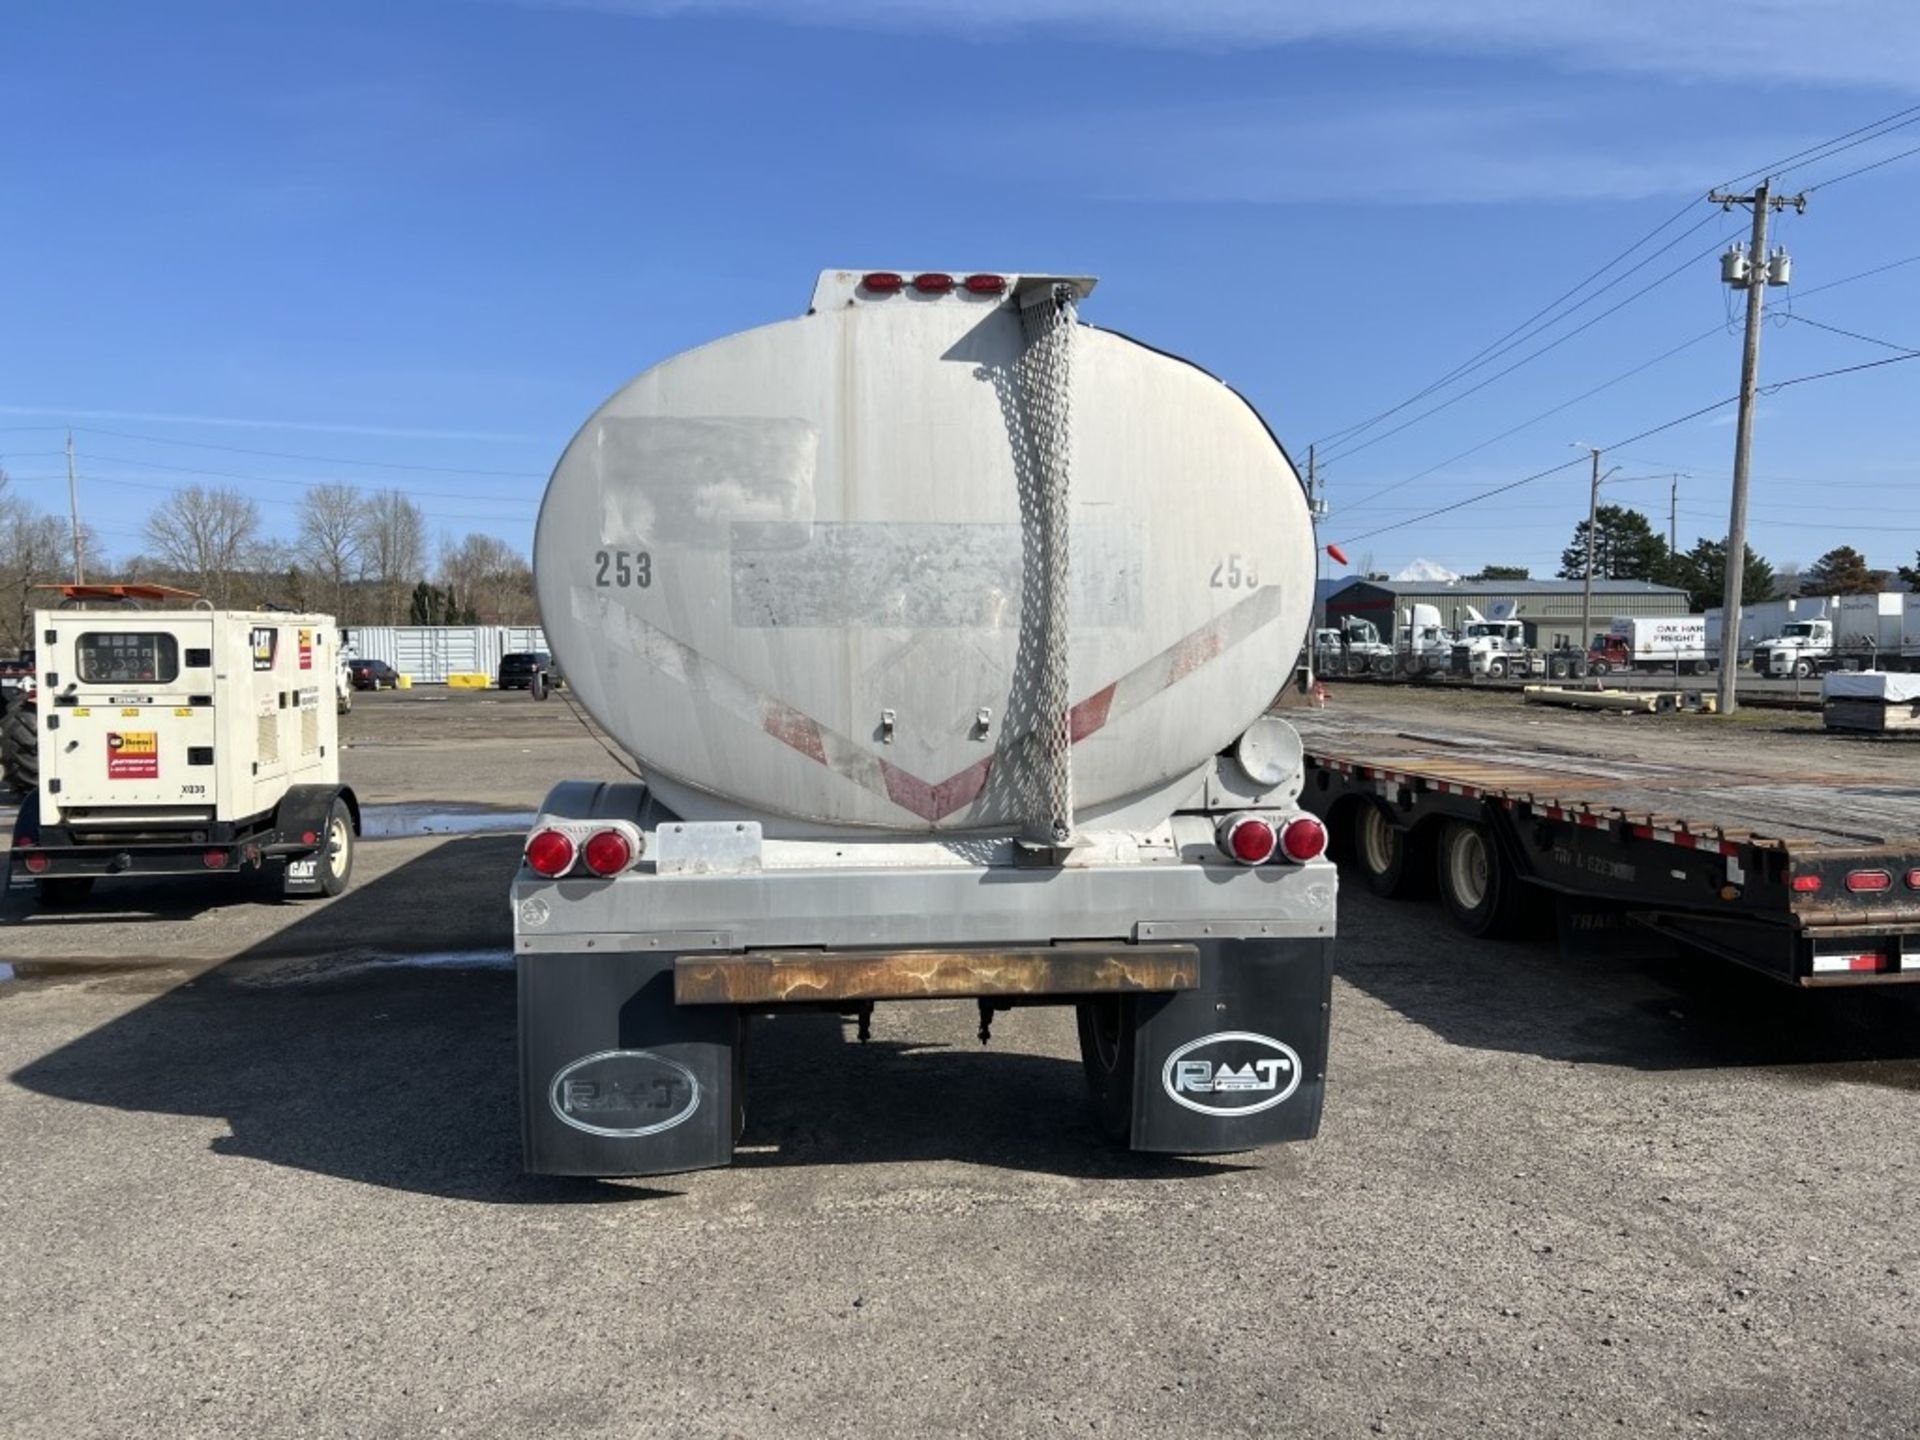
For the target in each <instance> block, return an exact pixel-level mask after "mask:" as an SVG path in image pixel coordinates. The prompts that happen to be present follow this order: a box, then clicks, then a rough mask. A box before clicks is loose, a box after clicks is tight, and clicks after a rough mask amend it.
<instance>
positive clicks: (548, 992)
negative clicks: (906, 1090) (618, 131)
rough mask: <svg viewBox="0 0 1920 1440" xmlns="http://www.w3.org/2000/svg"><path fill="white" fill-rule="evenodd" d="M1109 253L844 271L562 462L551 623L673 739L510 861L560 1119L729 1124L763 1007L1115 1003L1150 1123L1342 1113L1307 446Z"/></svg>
mask: <svg viewBox="0 0 1920 1440" xmlns="http://www.w3.org/2000/svg"><path fill="white" fill-rule="evenodd" d="M1092 289H1093V282H1092V281H1091V280H1089V279H1085V278H1077V277H1062V276H1044V275H1024V276H1023V275H998V274H984V273H974V274H969V273H965V272H960V273H944V272H920V273H915V272H910V271H908V272H888V271H879V272H860V271H828V272H826V273H824V274H822V275H821V277H820V280H819V283H818V285H817V286H816V288H815V290H814V295H813V303H812V305H811V306H810V307H809V308H808V310H807V313H806V314H805V315H804V316H802V317H800V318H798V319H793V320H787V321H784V322H781V323H778V324H773V325H768V326H764V327H762V328H759V329H754V330H749V331H746V332H744V333H741V334H738V335H733V336H729V337H727V338H725V339H722V340H718V341H715V342H714V343H712V344H710V345H706V346H703V347H701V348H700V349H697V350H693V351H689V352H688V353H686V354H683V355H680V356H677V357H675V358H673V359H671V360H668V361H666V362H665V363H663V364H661V365H658V366H656V367H655V368H654V369H652V370H649V371H647V372H646V373H645V374H643V375H641V376H640V377H639V378H638V379H636V380H634V381H633V382H632V383H631V384H629V385H627V386H626V387H625V388H624V389H622V390H620V391H619V392H618V393H617V394H616V395H614V397H613V398H612V399H611V400H609V401H607V402H606V404H604V405H602V406H601V407H600V409H599V410H598V411H597V412H596V413H595V414H594V415H593V417H592V418H591V419H590V420H589V421H588V422H587V424H586V426H585V427H584V428H583V429H582V430H581V431H580V433H579V434H578V435H577V436H576V437H575V438H574V440H573V442H572V444H571V445H569V446H568V448H567V450H566V453H565V454H564V455H563V456H562V457H561V459H560V463H559V465H558V466H557V467H556V468H555V470H554V473H553V478H552V480H551V481H550V482H549V484H548V487H547V492H546V497H545V500H544V502H543V503H542V506H541V510H540V520H539V528H538V532H537V536H536V539H535V546H534V571H535V577H536V588H537V591H538V595H539V601H540V609H541V615H542V619H543V621H544V623H545V626H546V634H547V636H548V639H549V642H550V644H551V647H552V650H553V653H554V656H555V658H556V660H557V662H558V664H559V666H560V668H561V669H562V670H563V671H564V673H565V674H566V676H567V680H568V683H569V685H570V686H571V687H572V688H573V691H574V693H575V695H576V696H577V697H578V699H579V700H580V702H581V703H582V704H583V705H585V707H586V708H587V709H588V710H589V711H590V712H591V713H592V715H593V716H594V718H595V719H597V720H598V721H599V722H600V724H601V725H602V726H603V727H604V728H605V729H606V730H607V732H608V733H609V734H610V735H612V736H613V737H614V738H615V739H616V740H618V741H619V742H620V743H621V744H622V745H623V746H624V747H625V748H626V749H627V750H628V751H629V752H630V753H631V754H632V755H633V757H634V758H635V760H636V762H637V764H638V768H639V771H640V773H641V774H642V775H643V776H644V780H642V781H640V782H638V783H627V784H593V783H587V782H572V783H564V784H561V785H559V786H557V787H556V788H555V789H554V790H553V792H552V794H551V795H550V796H549V797H548V799H547V801H546V803H545V806H544V810H543V813H542V815H541V817H540V819H539V820H538V821H537V822H536V824H535V825H534V827H533V829H532V831H531V832H530V834H529V836H528V839H527V844H526V849H525V854H524V857H523V863H522V866H521V869H520V871H519V874H518V875H517V877H516V879H515V881H514V886H513V909H514V926H515V947H516V952H517V958H518V973H519V1005H520V1036H521V1039H520V1063H521V1077H520V1078H521V1101H522V1104H521V1111H522V1129H523V1138H524V1141H525V1147H526V1163H527V1167H528V1168H529V1169H530V1170H533V1171H537V1172H542V1173H550V1174H576V1175H640V1174H659V1173H663V1172H669V1171H676V1170H686V1169H692V1168H697V1167H701V1166H711V1165H723V1164H726V1163H727V1162H728V1161H729V1160H730V1158H731V1156H732V1151H733V1144H734V1141H735V1138H736V1136H737V1134H738V1131H739V1127H740V1125H741V1124H742V1121H743V1116H744V1113H745V1112H744V1093H743V1081H744V1075H745V1065H744V1059H743V1055H744V1038H745V1025H746V1020H747V1017H748V1016H750V1015H762V1014H765V1013H767V1012H769V1011H776V1010H779V1009H781V1008H783V1007H813V1008H825V1009H828V1010H832V1011H836V1012H838V1013H841V1014H843V1015H847V1016H850V1017H852V1018H853V1019H854V1020H855V1021H856V1022H857V1024H858V1027H859V1032H860V1035H861V1038H865V1035H866V1032H867V1022H868V1017H869V1015H870V1014H871V1011H872V1007H873V1004H874V1003H875V1002H876V1001H883V1000H905V999H934V998H949V999H950V998H955V997H961V998H972V999H976V1000H978V1002H979V1005H980V1015H981V1038H982V1039H983V1040H984V1039H985V1038H987V1033H988V1029H989V1026H990V1024H991V1022H992V1018H993V1016H994V1014H995V1013H996V1012H998V1011H1002V1010H1007V1009H1010V1008H1013V1007H1015V1006H1026V1005H1035V1004H1057V1005H1068V1004H1071V1005H1074V1006H1076V1007H1077V1008H1078V1019H1079V1030H1080V1040H1081V1048H1082V1053H1083V1058H1084V1061H1085V1068H1086V1072H1087V1078H1088V1081H1089V1084H1090V1087H1091V1090H1092V1095H1093V1102H1094V1109H1095V1113H1096V1115H1097V1116H1098V1118H1099V1120H1100V1122H1101V1125H1102V1127H1103V1128H1104V1129H1105V1130H1106V1131H1107V1133H1108V1134H1109V1135H1111V1136H1112V1137H1113V1138H1115V1139H1116V1140H1121V1141H1124V1142H1126V1143H1128V1144H1130V1145H1132V1146H1133V1147H1134V1148H1135V1149H1140V1150H1149V1151H1163V1152H1175V1153H1189V1154H1193V1153H1213V1152H1224V1151H1233V1150H1244V1149H1248V1148H1251V1147H1254V1146H1258V1145H1262V1144H1266V1143H1269V1142H1273V1141H1280V1140H1291V1139H1303V1138H1307V1137H1310V1136H1311V1135H1313V1134H1314V1133H1315V1131H1316V1130H1317V1129H1318V1125H1319V1116H1320V1108H1321V1099H1322V1089H1323V1078H1324V1069H1325V1056H1326V1037H1327V1019H1328V1013H1327V1006H1328V996H1329V956H1330V950H1331V940H1332V935H1333V931H1334V900H1335V889H1336V885H1335V877H1334V870H1333V867H1332V865H1331V864H1330V863H1329V862H1328V861H1327V860H1326V859H1325V858H1324V851H1325V848H1326V832H1325V830H1324V829H1323V828H1322V826H1321V824H1320V822H1319V821H1318V820H1317V819H1315V818H1314V817H1313V816H1311V815H1309V814H1307V813H1306V812H1305V811H1304V810H1303V809H1302V808H1301V806H1300V804H1299V800H1300V789H1301V785H1302V765H1301V751H1300V744H1299V741H1298V739H1297V737H1296V736H1295V735H1294V733H1293V731H1292V729H1291V728H1290V727H1289V726H1287V725H1286V724H1284V723H1283V722H1281V721H1278V720H1275V719H1273V718H1271V717H1269V716H1268V715H1267V714H1266V711H1267V708H1268V706H1269V704H1270V702H1271V701H1272V699H1273V697H1274V696H1275V694H1276V693H1277V692H1278V691H1279V690H1280V688H1281V687H1282V685H1283V684H1285V683H1286V680H1287V677H1288V675H1289V672H1290V670H1291V667H1292V665H1293V661H1294V657H1295V656H1296V655H1297V654H1298V653H1299V650H1300V646H1301V642H1302V639H1303V637H1304V636H1305V634H1306V629H1307V623H1308V616H1309V610H1310V607H1311V602H1312V586H1313V574H1314V563H1313V561H1314V537H1313V531H1312V522H1311V521H1310V519H1309V517H1308V512H1307V504H1306V497H1305V495H1304V493H1303V491H1302V488H1301V486H1300V483H1299V480H1298V477H1297V476H1296V475H1295V473H1294V470H1293V466H1292V464H1291V462H1290V461H1289V460H1288V458H1287V456H1286V454H1285V453H1284V452H1283V451H1282V449H1281V447H1280V445H1279V444H1278V442H1277V441H1275V439H1274V438H1273V436H1272V434H1271V433H1270V432H1269V431H1268V430H1267V428H1266V426H1265V424H1264V423H1263V422H1262V421H1261V419H1260V417H1259V416H1258V415H1257V414H1256V413H1255V412H1254V410H1253V409H1252V408H1251V407H1250V406H1249V405H1248V404H1247V403H1246V402H1245V401H1244V400H1243V399H1242V398H1241V397H1240V396H1239V395H1237V394H1235V393H1234V391H1232V390H1231V389H1229V388H1228V387H1227V386H1225V385H1223V384H1222V383H1221V382H1220V381H1218V380H1216V379H1214V378H1213V377H1212V376H1210V375H1208V374H1206V373H1205V372H1204V371H1202V370H1200V369H1198V368H1196V367H1195V366H1193V365H1191V364H1189V363H1187V362H1186V361H1183V360H1179V359H1177V358H1174V357H1172V356H1169V355H1165V354H1162V353H1160V352H1158V351H1155V350H1152V349H1150V348H1148V347H1146V346H1144V345H1141V344H1138V343H1136V342H1134V341H1131V340H1128V339H1126V338H1124V337H1122V336H1119V335H1116V334H1112V333H1110V332H1106V331H1102V330H1098V329H1095V328H1092V327H1089V326H1085V325H1082V324H1080V323H1079V322H1078V320H1077V318H1076V307H1077V305H1078V303H1079V302H1080V301H1081V300H1083V299H1084V298H1085V297H1086V296H1087V294H1088V293H1089V292H1090V291H1091V290H1092Z"/></svg>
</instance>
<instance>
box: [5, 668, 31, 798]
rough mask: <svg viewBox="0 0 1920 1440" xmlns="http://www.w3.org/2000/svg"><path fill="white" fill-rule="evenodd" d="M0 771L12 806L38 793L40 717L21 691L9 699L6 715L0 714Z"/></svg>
mask: <svg viewBox="0 0 1920 1440" xmlns="http://www.w3.org/2000/svg"><path fill="white" fill-rule="evenodd" d="M0 770H5V771H6V783H7V791H8V793H9V794H11V795H12V797H13V800H14V803H15V804H19V803H21V802H23V801H24V800H25V799H26V798H27V797H28V796H29V795H33V794H36V793H38V791H39V789H40V713H39V710H38V708H37V707H36V706H35V705H34V704H33V702H32V701H30V700H29V699H28V698H27V692H26V691H24V690H16V691H14V692H13V693H12V694H11V695H9V696H8V697H7V708H6V711H5V713H4V714H0Z"/></svg>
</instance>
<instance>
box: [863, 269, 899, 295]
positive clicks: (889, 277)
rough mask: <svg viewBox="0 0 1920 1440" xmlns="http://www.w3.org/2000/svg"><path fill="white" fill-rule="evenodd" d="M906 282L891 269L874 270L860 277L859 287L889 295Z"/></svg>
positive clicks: (877, 293) (878, 293)
mask: <svg viewBox="0 0 1920 1440" xmlns="http://www.w3.org/2000/svg"><path fill="white" fill-rule="evenodd" d="M906 283H907V282H906V281H905V280H903V279H901V278H900V277H899V276H898V275H896V274H894V273H893V271H891V270H876V271H874V272H873V273H872V274H871V275H863V276H862V277H861V278H860V287H861V289H863V290H871V291H872V292H873V293H874V294H876V295H891V294H893V292H894V291H896V290H898V289H899V288H900V287H901V286H902V285H904V284H906Z"/></svg>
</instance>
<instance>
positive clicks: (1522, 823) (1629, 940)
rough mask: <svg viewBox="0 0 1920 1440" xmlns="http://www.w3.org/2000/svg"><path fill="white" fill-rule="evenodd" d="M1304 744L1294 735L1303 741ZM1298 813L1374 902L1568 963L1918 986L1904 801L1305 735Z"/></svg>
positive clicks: (1861, 787) (1918, 870)
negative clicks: (1378, 898)
mask: <svg viewBox="0 0 1920 1440" xmlns="http://www.w3.org/2000/svg"><path fill="white" fill-rule="evenodd" d="M1302 728H1303V729H1306V728H1308V727H1307V726H1303V727H1302ZM1305 744H1306V751H1307V753H1306V789H1305V793H1304V795H1303V796H1302V797H1301V798H1302V803H1303V804H1304V805H1305V806H1306V807H1307V808H1308V809H1309V810H1311V811H1313V812H1314V813H1316V814H1318V815H1319V816H1321V818H1322V819H1323V820H1325V821H1326V823H1327V826H1328V828H1329V830H1330V831H1331V833H1332V837H1333V845H1334V849H1335V853H1336V854H1338V855H1340V856H1341V857H1342V858H1343V859H1344V860H1345V861H1346V863H1347V864H1348V865H1349V866H1350V867H1351V870H1352V872H1353V873H1354V874H1355V875H1356V876H1357V877H1358V878H1359V879H1360V880H1362V881H1363V882H1364V883H1365V884H1366V885H1367V886H1368V888H1370V889H1371V890H1373V891H1374V892H1375V893H1376V894H1379V895H1383V896H1389V897H1396V898H1399V897H1412V896H1419V895H1424V894H1430V893H1432V892H1434V891H1436V890H1437V892H1438V895H1439V898H1440V900H1441V902H1442V904H1443V905H1444V906H1445V908H1446V910H1447V911H1448V913H1449V915H1450V916H1451V918H1452V919H1453V921H1454V922H1455V924H1457V925H1458V926H1459V927H1460V928H1461V929H1463V930H1465V931H1466V932H1467V933H1469V934H1473V935H1500V934H1512V933H1516V932H1517V931H1520V930H1522V929H1525V928H1527V927H1528V925H1529V924H1530V923H1538V922H1542V921H1544V920H1545V919H1547V918H1552V919H1554V920H1555V921H1556V922H1557V927H1558V933H1559V936H1560V940H1561V943H1562V948H1563V949H1564V950H1566V951H1568V952H1569V953H1581V952H1589V953H1590V952H1605V951H1613V952H1616V953H1625V952H1628V951H1646V950H1648V949H1649V948H1652V947H1660V948H1671V947H1672V946H1673V945H1674V944H1675V943H1676V942H1677V943H1678V944H1679V945H1684V946H1691V947H1694V948H1696V949H1699V950H1704V951H1708V952H1710V953H1712V954H1715V955H1719V956H1722V957H1724V958H1726V959H1728V960H1733V961H1736V962H1738V963H1740V964H1742V965H1747V966H1751V967H1753V968H1754V969H1757V970H1761V971H1764V972H1766V973H1767V974H1769V975H1772V976H1774V977H1775V978H1777V979H1780V980H1784V981H1786V982H1788V983H1790V984H1794V985H1803V986H1826V985H1858V984H1884V983H1892V982H1900V981H1913V980H1920V838H1915V829H1916V824H1917V822H1920V787H1915V786H1913V785H1911V784H1907V783H1898V782H1895V783H1887V782H1883V781H1876V780H1873V779H1871V778H1865V777H1863V776H1861V775H1858V774H1851V775H1846V774H1812V773H1795V774H1793V775H1790V776H1782V775H1781V774H1779V773H1777V772H1761V771H1751V772H1749V771H1744V770H1740V769H1738V768H1721V767H1717V766H1716V767H1712V768H1702V767H1700V766H1698V765H1695V764H1691V763H1689V764H1684V765H1683V764H1674V763H1668V762H1661V761H1655V760H1647V759H1631V760H1629V759H1621V758H1617V757H1595V756H1584V755H1568V754H1563V753H1557V752H1550V751H1546V750H1541V751H1529V750H1527V749H1525V748H1516V747H1514V746H1512V745H1509V744H1504V743H1503V744H1486V743H1481V744H1475V743H1473V742H1471V741H1453V740H1444V739H1443V740H1432V739H1427V738H1415V737H1409V736H1406V735H1394V734H1371V735H1370V734H1365V733H1357V732H1356V733H1339V732H1338V730H1337V729H1336V730H1335V731H1334V733H1324V734H1319V735H1316V734H1313V733H1311V731H1309V733H1308V734H1307V736H1306V737H1305Z"/></svg>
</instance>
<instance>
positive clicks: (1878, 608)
mask: <svg viewBox="0 0 1920 1440" xmlns="http://www.w3.org/2000/svg"><path fill="white" fill-rule="evenodd" d="M1909 598H1910V597H1909V596H1908V595H1907V594H1905V593H1904V592H1900V591H1885V592H1882V593H1879V594H1870V595H1835V596H1831V597H1828V598H1827V599H1825V600H1824V601H1822V602H1821V603H1822V605H1823V611H1822V613H1820V614H1818V615H1815V616H1812V617H1810V618H1808V619H1804V620H1796V621H1794V622H1792V623H1791V624H1788V625H1786V626H1784V627H1783V628H1782V629H1781V632H1780V634H1779V635H1777V636H1775V637H1773V638H1772V639H1770V640H1768V641H1766V642H1764V643H1763V644H1762V645H1761V646H1760V647H1759V648H1758V649H1757V651H1756V666H1755V668H1756V669H1761V670H1763V671H1764V673H1766V674H1768V675H1771V676H1773V677H1775V678H1776V679H1784V678H1788V677H1791V678H1793V679H1798V680H1804V679H1806V678H1807V677H1808V676H1811V675H1825V674H1827V673H1828V672H1829V671H1834V670H1901V669H1905V668H1908V665H1909V662H1910V659H1911V652H1912V651H1913V650H1916V649H1920V643H1916V644H1909V643H1908V642H1907V640H1906V637H1905V635H1904V633H1903V631H1904V628H1905V617H1906V615H1908V614H1909V613H1911V611H1910V606H1909V604H1908V601H1909ZM1762 662H1763V663H1762Z"/></svg>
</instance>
